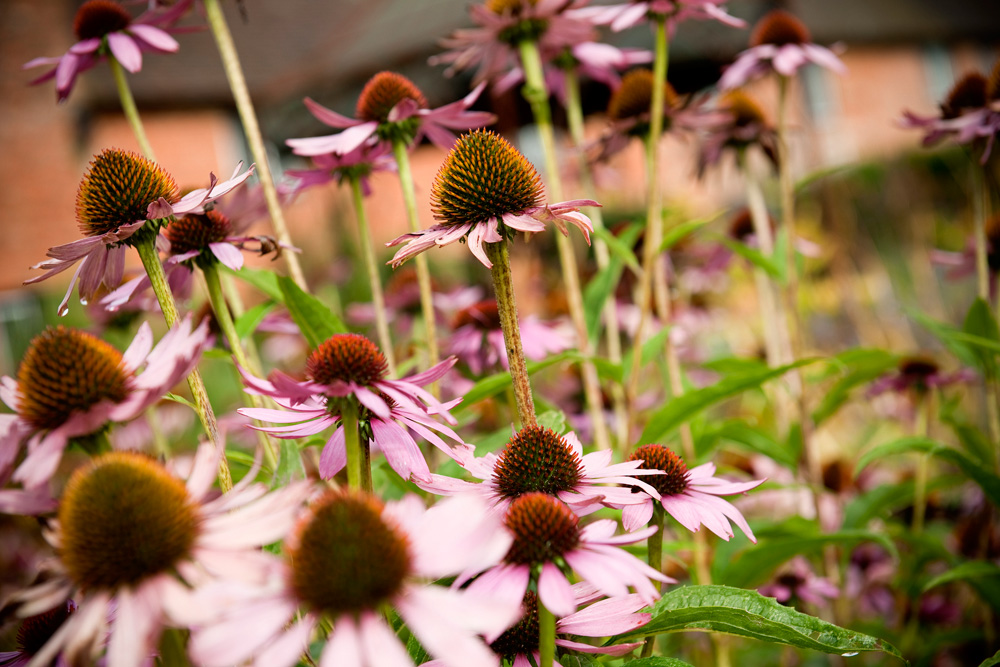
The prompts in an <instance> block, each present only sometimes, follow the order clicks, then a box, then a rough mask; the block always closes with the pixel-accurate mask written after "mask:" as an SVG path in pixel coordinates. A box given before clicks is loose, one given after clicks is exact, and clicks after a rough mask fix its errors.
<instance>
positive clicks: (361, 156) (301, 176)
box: [285, 142, 396, 196]
mask: <svg viewBox="0 0 1000 667" xmlns="http://www.w3.org/2000/svg"><path fill="white" fill-rule="evenodd" d="M391 153H392V147H391V146H389V145H388V144H386V143H384V142H380V143H378V144H376V145H374V146H370V145H367V144H361V145H360V146H358V147H357V148H355V149H354V150H352V151H350V152H348V153H332V152H331V153H325V154H323V155H314V156H312V161H313V164H314V165H316V166H315V167H314V168H312V169H289V170H287V171H286V172H285V176H287V177H288V178H290V179H292V183H293V184H292V186H291V189H292V191H293V192H295V193H296V194H297V193H299V192H301V191H303V190H306V189H308V188H311V187H313V186H316V185H323V184H325V183H329V182H330V181H336V182H337V183H338V184H343V182H344V179H347V180H348V182H349V181H351V180H352V179H355V178H356V179H358V181H359V182H360V183H361V192H362V193H363V194H364V195H365V196H368V195H370V194H371V185H370V184H369V182H368V180H369V179H368V177H369V176H371V174H372V173H374V172H376V171H390V170H394V169H395V168H396V163H395V162H394V161H393V159H392V155H391Z"/></svg>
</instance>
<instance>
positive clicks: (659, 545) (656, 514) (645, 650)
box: [640, 500, 664, 658]
mask: <svg viewBox="0 0 1000 667" xmlns="http://www.w3.org/2000/svg"><path fill="white" fill-rule="evenodd" d="M663 518H664V512H663V506H662V505H661V504H660V503H659V502H658V501H655V500H654V501H653V517H652V519H650V521H649V525H651V526H655V527H656V532H655V533H653V534H652V535H650V536H649V539H647V540H646V549H647V552H646V560H647V561H648V562H649V566H650V567H651V568H653V569H654V570H656V571H657V572H663V530H664V525H663ZM653 585H654V586H656V590H657V591H659V590H661V589H662V587H663V586H662V584H661V583H660V582H659V581H654V582H653ZM655 647H656V635H651V636H649V637H646V643H645V644H644V645H643V647H642V655H641V656H640V657H643V658H648V657H649V656H651V655H653V649H654V648H655Z"/></svg>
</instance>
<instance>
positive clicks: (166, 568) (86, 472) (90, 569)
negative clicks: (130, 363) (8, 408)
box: [15, 443, 309, 667]
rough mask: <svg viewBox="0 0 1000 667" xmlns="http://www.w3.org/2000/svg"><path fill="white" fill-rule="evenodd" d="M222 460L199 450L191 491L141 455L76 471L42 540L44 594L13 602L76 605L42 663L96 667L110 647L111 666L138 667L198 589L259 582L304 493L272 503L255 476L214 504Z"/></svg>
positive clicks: (294, 489)
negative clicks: (50, 551) (45, 547)
mask: <svg viewBox="0 0 1000 667" xmlns="http://www.w3.org/2000/svg"><path fill="white" fill-rule="evenodd" d="M218 461H219V453H218V451H217V450H216V448H215V446H214V445H212V444H209V443H206V444H204V445H202V446H201V447H200V448H199V449H198V451H197V454H196V455H195V458H194V461H193V463H192V465H191V466H190V470H189V473H188V475H187V480H186V483H185V482H184V481H182V480H181V479H179V476H178V475H177V474H176V473H174V472H171V471H169V470H167V469H166V468H164V467H163V466H161V465H160V464H159V463H157V462H156V461H155V460H153V459H151V458H149V457H147V456H145V455H142V454H138V453H135V452H111V453H108V454H103V455H101V456H99V457H97V458H95V459H94V460H92V461H91V462H90V463H89V464H88V465H86V466H84V467H83V468H81V469H79V470H77V472H76V473H75V474H74V476H73V477H72V479H71V480H70V482H69V485H68V486H67V488H66V492H65V493H64V495H63V498H62V500H61V501H60V508H59V517H58V522H57V523H56V524H55V525H54V528H53V530H52V531H51V532H50V533H49V534H48V535H47V537H48V539H49V541H50V542H52V544H53V545H54V546H56V547H57V548H58V553H59V557H58V559H56V560H54V561H53V562H51V563H50V564H49V566H48V567H47V568H46V572H47V575H48V576H47V578H46V579H45V581H44V583H41V584H39V585H37V586H35V587H33V588H30V589H28V590H25V591H22V592H20V593H18V594H16V596H15V601H16V602H17V603H19V605H20V606H19V607H18V613H19V614H20V615H22V616H32V615H35V614H38V613H40V612H43V611H45V610H48V609H51V608H53V607H54V606H56V605H59V604H63V603H64V602H65V600H67V599H69V598H72V599H74V600H75V601H76V602H77V605H78V608H77V610H76V611H75V612H74V613H73V614H71V615H70V616H69V617H68V618H67V619H66V620H65V622H64V623H62V625H61V626H60V627H59V629H58V630H57V631H56V632H55V633H54V634H53V635H52V636H51V638H50V639H49V640H48V642H46V644H45V645H44V647H42V648H41V650H39V651H38V652H37V653H36V654H35V656H34V661H35V663H36V664H48V662H49V661H51V660H53V659H54V658H55V657H56V656H57V655H59V654H62V655H63V657H64V658H65V659H66V660H67V662H69V663H71V664H82V663H87V664H93V663H94V659H95V658H96V657H97V655H98V654H99V652H100V651H101V648H102V645H103V643H104V640H105V637H107V654H106V657H105V662H106V664H107V665H108V667H133V666H135V665H139V664H142V662H143V661H144V660H145V659H146V658H148V657H149V656H151V655H152V653H153V651H154V650H155V648H156V646H157V643H158V639H159V636H160V633H161V631H162V628H163V627H164V626H165V625H171V624H179V625H180V627H184V622H183V621H180V622H178V620H177V619H178V617H185V616H186V615H187V614H188V613H190V608H189V607H190V602H189V600H190V598H191V595H192V589H193V590H195V591H196V590H198V588H200V587H201V586H204V585H206V584H207V583H209V582H211V581H218V580H220V579H222V580H231V581H240V580H243V581H251V582H252V581H257V580H259V579H260V577H262V576H263V575H264V573H265V572H266V568H265V566H266V557H265V556H264V554H263V553H262V552H261V551H260V549H261V547H262V546H263V545H265V544H270V543H272V542H275V541H277V540H280V539H282V538H283V537H284V535H285V533H286V532H287V531H288V530H289V529H290V528H291V526H292V524H293V521H294V517H295V513H296V511H297V509H298V508H299V507H300V506H301V504H302V502H303V501H304V500H305V497H306V495H307V493H308V492H309V488H308V486H307V485H306V484H304V483H296V484H292V485H290V486H286V487H284V488H282V489H280V490H278V491H274V492H271V493H268V492H267V489H266V487H265V486H264V485H262V484H254V483H253V479H254V477H255V476H256V473H257V468H256V467H254V468H253V469H252V470H251V472H250V473H249V474H248V475H247V476H246V477H245V478H244V479H243V480H242V481H240V482H239V483H238V484H237V485H236V486H234V488H233V489H232V491H230V492H229V493H227V494H225V495H217V494H213V493H212V483H213V481H214V480H215V475H216V471H217V468H218ZM109 486H111V487H113V488H117V489H119V492H118V493H115V494H111V493H108V492H107V488H108V487H109ZM109 623H110V629H108V627H107V626H108V624H109Z"/></svg>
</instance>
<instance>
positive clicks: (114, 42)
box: [24, 0, 180, 102]
mask: <svg viewBox="0 0 1000 667" xmlns="http://www.w3.org/2000/svg"><path fill="white" fill-rule="evenodd" d="M158 18H159V17H157V15H156V14H155V13H153V12H147V13H145V14H143V15H142V16H140V17H139V18H137V19H133V18H132V15H131V14H129V13H128V11H126V10H125V8H124V7H123V6H122V5H121V4H120V3H118V2H114V0H88V1H87V2H85V3H84V4H83V5H82V6H81V7H80V9H78V10H77V12H76V17H75V18H74V19H73V32H75V33H76V37H77V39H79V40H80V41H78V42H77V43H76V44H74V45H73V46H71V47H70V48H69V50H68V51H67V52H66V53H64V54H63V55H61V56H59V57H56V58H35V59H34V60H31V61H29V62H27V63H25V64H24V68H25V69H28V68H31V67H38V66H41V65H55V67H54V68H52V69H50V70H49V71H47V72H46V73H45V74H43V75H42V76H40V77H38V78H37V79H35V80H34V81H32V82H31V83H32V84H36V83H42V82H43V81H48V80H49V79H55V80H56V95H57V96H58V99H59V101H60V102H62V101H63V100H65V99H66V98H67V97H69V94H70V91H71V90H72V89H73V84H74V83H76V77H77V76H79V75H80V74H82V73H83V72H85V71H87V70H88V69H90V68H92V67H94V66H95V65H97V63H99V62H101V60H103V59H104V58H106V57H108V55H110V56H111V57H113V58H114V59H115V60H117V61H118V62H119V63H121V66H122V67H124V68H125V69H127V70H128V71H129V72H132V73H133V74H134V73H135V72H138V71H139V70H140V69H142V52H143V51H156V52H158V53H173V52H174V51H176V50H177V49H178V48H180V47H179V45H178V44H177V41H176V40H175V39H174V38H173V37H171V36H170V35H169V34H168V33H167V32H166V31H165V30H163V29H161V28H158V27H156V26H155V25H153V24H154V23H156V22H158Z"/></svg>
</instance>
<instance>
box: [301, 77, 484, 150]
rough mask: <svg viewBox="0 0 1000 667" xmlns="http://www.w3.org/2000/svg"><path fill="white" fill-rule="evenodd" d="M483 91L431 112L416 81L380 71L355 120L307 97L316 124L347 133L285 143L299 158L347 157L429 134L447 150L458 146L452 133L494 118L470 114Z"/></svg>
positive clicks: (416, 140)
mask: <svg viewBox="0 0 1000 667" xmlns="http://www.w3.org/2000/svg"><path fill="white" fill-rule="evenodd" d="M482 91H483V86H479V87H477V88H476V89H475V90H473V91H472V92H471V93H469V94H468V95H466V96H465V97H464V98H462V99H461V100H459V101H457V102H452V103H451V104H446V105H445V106H443V107H439V108H437V109H430V108H428V106H427V98H426V97H424V94H423V93H422V92H420V89H419V88H417V86H416V84H414V83H413V82H412V81H410V80H409V79H407V78H406V77H405V76H403V75H402V74H397V73H395V72H379V73H378V74H376V75H375V76H373V77H372V78H371V79H370V80H369V81H368V83H367V84H365V87H364V89H363V90H362V91H361V97H360V98H358V106H357V109H356V110H355V116H356V118H348V117H346V116H342V115H341V114H339V113H337V112H336V111H333V110H331V109H327V108H326V107H325V106H323V105H321V104H319V103H317V102H315V101H313V100H312V99H310V98H308V97H307V98H306V99H305V104H306V107H308V108H309V112H310V113H312V115H313V116H315V117H316V119H317V120H319V121H320V122H322V123H325V124H326V125H329V126H331V127H336V128H340V129H343V130H344V131H343V132H339V133H338V134H333V135H328V136H325V137H311V138H307V139H289V140H288V141H287V142H286V143H287V144H288V145H289V146H291V147H292V152H294V153H295V154H296V155H311V156H316V155H326V154H329V153H334V154H337V155H347V154H350V153H352V152H353V151H355V150H356V149H358V148H360V147H362V146H368V147H374V146H377V145H380V144H384V145H387V146H390V147H391V146H392V144H393V142H395V141H402V142H403V143H405V144H407V145H415V144H417V143H419V142H420V139H421V138H423V137H424V136H426V137H427V138H428V139H430V140H431V141H432V142H433V143H434V144H436V145H438V146H440V147H441V148H444V149H446V150H447V149H449V148H451V147H452V144H454V143H455V133H454V132H453V131H452V130H469V129H472V128H477V127H483V126H484V125H489V124H491V123H493V122H494V121H495V120H496V116H494V115H493V114H491V113H488V112H484V111H469V108H470V107H471V106H472V105H473V104H475V102H476V100H477V99H478V98H479V95H480V94H481V93H482Z"/></svg>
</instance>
